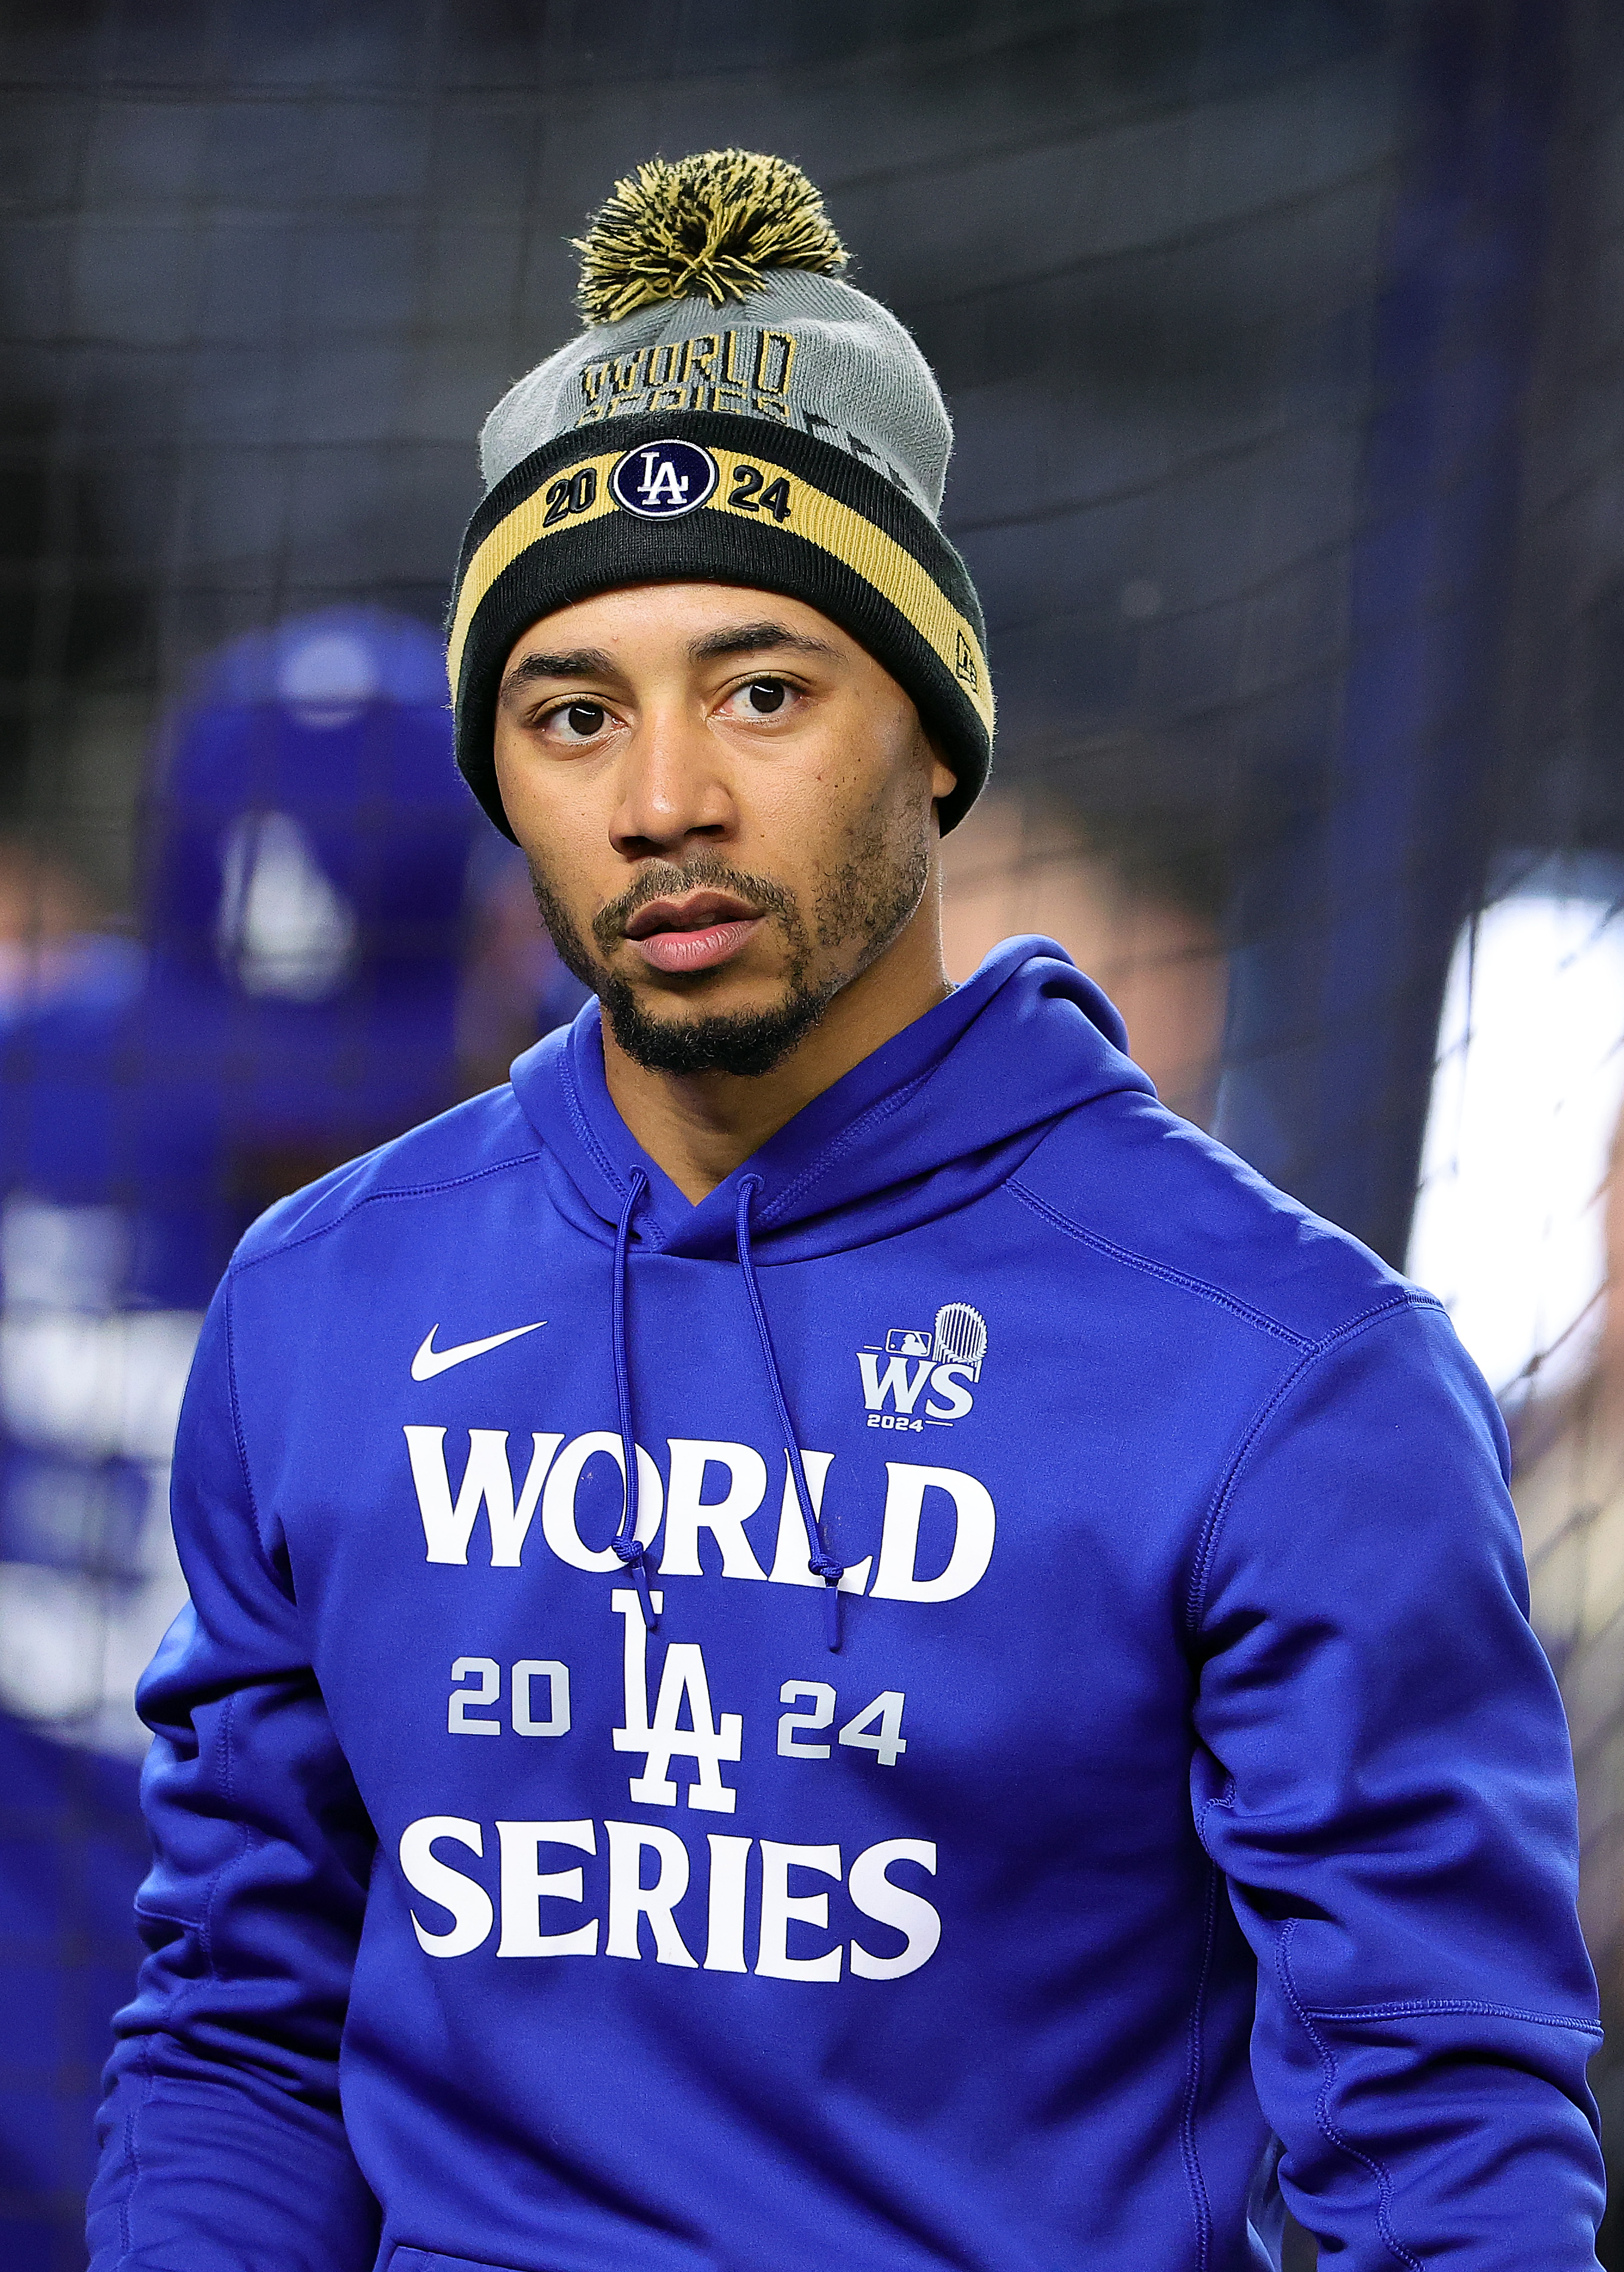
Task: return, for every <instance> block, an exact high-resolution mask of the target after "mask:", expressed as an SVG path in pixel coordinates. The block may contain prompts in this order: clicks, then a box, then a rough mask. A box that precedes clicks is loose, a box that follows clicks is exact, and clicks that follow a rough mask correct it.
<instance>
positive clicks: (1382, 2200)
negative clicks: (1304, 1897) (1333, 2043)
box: [1275, 1917, 1426, 2272]
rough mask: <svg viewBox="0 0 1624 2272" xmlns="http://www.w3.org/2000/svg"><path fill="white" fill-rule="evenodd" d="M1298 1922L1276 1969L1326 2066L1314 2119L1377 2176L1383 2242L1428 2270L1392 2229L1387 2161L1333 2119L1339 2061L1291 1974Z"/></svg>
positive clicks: (1280, 1947) (1287, 1928)
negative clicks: (1357, 2142)
mask: <svg viewBox="0 0 1624 2272" xmlns="http://www.w3.org/2000/svg"><path fill="white" fill-rule="evenodd" d="M1297 1925H1298V1920H1297V1919H1296V1918H1295V1917H1291V1918H1289V1919H1288V1920H1287V1922H1286V1924H1285V1925H1284V1926H1283V1928H1282V1931H1281V1933H1280V1938H1279V1939H1278V1940H1277V1941H1276V1944H1275V1970H1276V1974H1277V1976H1278V1977H1279V1981H1280V1985H1281V1987H1282V1988H1283V1991H1284V1992H1285V1997H1286V2000H1287V2002H1288V2003H1289V2004H1290V2005H1291V2009H1292V2010H1293V2012H1295V2013H1296V2014H1297V2017H1298V2021H1299V2022H1301V2024H1302V2026H1303V2028H1304V2029H1305V2031H1306V2035H1307V2037H1308V2040H1309V2042H1310V2043H1311V2044H1313V2047H1314V2049H1315V2051H1316V2052H1318V2053H1319V2054H1320V2059H1321V2063H1322V2065H1323V2066H1324V2068H1325V2081H1324V2082H1323V2084H1322V2085H1321V2090H1320V2095H1319V2096H1318V2098H1317V2099H1315V2101H1314V2119H1315V2120H1316V2121H1317V2122H1318V2123H1319V2126H1320V2128H1321V2133H1322V2134H1324V2136H1325V2137H1327V2138H1328V2140H1329V2141H1330V2142H1331V2144H1332V2145H1333V2146H1335V2147H1336V2148H1337V2149H1338V2150H1339V2151H1340V2152H1342V2153H1343V2154H1346V2155H1347V2156H1348V2157H1349V2159H1350V2160H1351V2161H1355V2162H1358V2164H1360V2166H1361V2167H1362V2168H1364V2169H1366V2170H1368V2171H1370V2174H1371V2175H1372V2177H1373V2178H1374V2179H1375V2181H1376V2191H1377V2200H1376V2230H1377V2231H1378V2232H1379V2233H1380V2234H1381V2240H1382V2245H1383V2246H1384V2247H1385V2248H1386V2249H1387V2251H1388V2254H1389V2255H1391V2256H1393V2257H1394V2258H1396V2261H1398V2262H1399V2263H1400V2264H1404V2265H1408V2266H1409V2268H1410V2272H1426V2268H1425V2266H1424V2265H1423V2264H1422V2262H1421V2260H1420V2258H1419V2257H1418V2256H1412V2255H1411V2253H1410V2251H1409V2250H1408V2249H1407V2248H1405V2247H1404V2246H1402V2244H1401V2243H1400V2241H1399V2239H1398V2238H1397V2236H1396V2234H1395V2232H1394V2231H1393V2225H1392V2220H1391V2218H1390V2217H1389V2216H1388V2208H1389V2206H1390V2204H1391V2201H1392V2198H1393V2180H1392V2179H1391V2178H1390V2177H1389V2176H1388V2171H1387V2165H1386V2164H1385V2163H1384V2162H1382V2161H1381V2159H1380V2158H1379V2157H1378V2156H1375V2155H1373V2154H1367V2153H1366V2152H1365V2151H1364V2149H1362V2148H1361V2147H1358V2146H1356V2145H1354V2143H1353V2142H1352V2141H1351V2139H1348V2138H1344V2137H1343V2134H1342V2133H1341V2131H1340V2130H1338V2128H1337V2127H1336V2124H1335V2122H1333V2121H1332V2119H1331V2116H1330V2096H1331V2089H1332V2086H1333V2085H1334V2084H1335V2082H1336V2059H1334V2058H1333V2057H1332V2055H1331V2050H1330V2046H1329V2044H1327V2042H1326V2040H1325V2038H1324V2037H1323V2036H1322V2035H1321V2033H1320V2031H1319V2029H1317V2028H1316V2027H1315V2026H1314V2024H1313V2017H1312V2015H1311V2014H1310V2013H1309V2011H1308V2008H1307V2007H1306V2005H1305V2004H1304V2002H1303V2000H1302V1999H1301V1997H1300V1996H1299V1995H1298V1992H1297V1983H1296V1981H1295V1980H1294V1979H1293V1978H1292V1977H1291V1954H1290V1944H1291V1936H1292V1934H1293V1933H1294V1932H1296V1930H1297Z"/></svg>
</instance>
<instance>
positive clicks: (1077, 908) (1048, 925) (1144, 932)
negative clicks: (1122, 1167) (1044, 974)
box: [942, 787, 1226, 1127]
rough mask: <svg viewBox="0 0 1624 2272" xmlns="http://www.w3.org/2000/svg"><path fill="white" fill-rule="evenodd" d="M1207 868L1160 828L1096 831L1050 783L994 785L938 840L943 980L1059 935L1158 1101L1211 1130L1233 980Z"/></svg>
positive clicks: (1215, 890)
mask: <svg viewBox="0 0 1624 2272" xmlns="http://www.w3.org/2000/svg"><path fill="white" fill-rule="evenodd" d="M1210 865H1211V863H1210V862H1208V863H1198V862H1195V861H1194V860H1185V861H1180V860H1179V858H1178V857H1177V856H1176V855H1175V854H1174V853H1172V852H1171V850H1170V849H1169V848H1168V844H1167V841H1166V840H1165V839H1164V838H1163V837H1162V836H1160V835H1159V834H1158V833H1157V832H1156V830H1154V829H1153V828H1152V827H1149V826H1143V827H1141V828H1140V829H1137V830H1135V831H1134V832H1133V833H1131V834H1130V833H1127V832H1125V831H1123V830H1121V829H1110V828H1106V827H1103V826H1100V825H1099V824H1098V823H1097V822H1096V823H1094V824H1092V825H1090V824H1089V821H1088V820H1087V819H1085V818H1082V817H1081V815H1080V814H1079V813H1078V811H1077V810H1076V808H1075V806H1074V803H1072V801H1071V800H1069V799H1064V798H1061V797H1059V796H1055V795H1054V794H1052V793H1051V792H1048V791H1045V790H1044V789H1043V788H1026V789H1024V790H1022V789H1016V788H1007V787H998V788H992V789H991V790H989V791H988V793H987V794H986V795H985V796H984V797H983V798H982V799H981V802H980V803H978V804H977V807H976V809H975V811H973V812H971V813H969V814H968V815H967V816H966V818H965V820H964V822H963V824H962V826H960V827H958V828H955V829H954V832H953V834H952V835H951V836H950V837H948V838H947V839H946V840H945V841H944V843H943V846H942V951H943V957H944V960H946V963H947V975H948V976H949V977H950V978H952V979H954V980H955V981H962V980H964V979H967V978H969V976H970V975H972V973H973V972H975V971H976V970H977V969H978V968H980V966H981V964H982V963H983V962H984V960H986V958H987V956H988V955H989V954H990V953H992V950H993V948H994V947H995V946H997V945H999V942H1000V941H1001V940H1003V939H1006V938H1012V937H1014V936H1016V935H1018V934H1020V933H1022V932H1031V931H1037V932H1039V933H1041V934H1042V935H1043V936H1044V937H1045V938H1052V939H1056V940H1058V941H1059V944H1060V945H1062V946H1063V947H1064V948H1065V949H1066V953H1068V954H1069V955H1070V956H1071V958H1072V960H1073V961H1074V963H1076V965H1077V967H1078V968H1079V969H1080V970H1086V971H1087V972H1088V973H1089V976H1090V977H1091V978H1092V979H1094V980H1095V981H1096V983H1097V984H1098V985H1100V986H1102V987H1103V988H1104V990H1105V992H1106V993H1107V994H1108V995H1109V996H1110V997H1111V1000H1112V1002H1114V1003H1115V1005H1116V1006H1117V1008H1118V1010H1119V1012H1120V1013H1121V1017H1122V1022H1123V1024H1124V1025H1125V1026H1126V1028H1127V1035H1128V1045H1129V1047H1130V1049H1131V1050H1132V1051H1133V1055H1134V1063H1135V1064H1136V1065H1140V1066H1141V1068H1142V1069H1143V1070H1144V1071H1145V1072H1148V1073H1149V1076H1150V1078H1151V1080H1153V1081H1154V1082H1155V1083H1156V1094H1157V1095H1158V1096H1159V1097H1160V1098H1161V1100H1162V1102H1163V1103H1164V1104H1165V1105H1166V1106H1167V1107H1168V1108H1169V1110H1171V1111H1173V1112H1179V1113H1182V1114H1183V1115H1184V1117H1186V1119H1189V1120H1194V1121H1195V1122H1196V1123H1197V1124H1198V1125H1200V1126H1202V1127H1206V1126H1207V1125H1209V1122H1210V1119H1211V1116H1212V1108H1213V1102H1214V1099H1215V1095H1216V1088H1217V1080H1218V1069H1219V1058H1220V1053H1221V1050H1222V1048H1223V1043H1224V1003H1225V983H1226V974H1225V968H1224V946H1223V941H1222V938H1221V936H1220V932H1219V927H1218V913H1219V906H1220V893H1219V890H1218V888H1217V883H1216V878H1215V877H1214V876H1213V875H1212V874H1211V873H1210V872H1209V870H1210Z"/></svg>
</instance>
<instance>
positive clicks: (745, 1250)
mask: <svg viewBox="0 0 1624 2272" xmlns="http://www.w3.org/2000/svg"><path fill="white" fill-rule="evenodd" d="M760 1188H761V1178H760V1176H746V1177H745V1178H744V1180H743V1181H742V1182H741V1183H740V1185H739V1187H738V1214H737V1219H736V1220H737V1231H738V1267H739V1268H740V1269H741V1270H742V1271H743V1272H744V1274H745V1291H746V1293H747V1294H748V1295H749V1297H750V1306H751V1308H752V1310H753V1311H754V1312H755V1319H756V1331H757V1332H758V1333H759V1334H760V1336H761V1355H762V1356H763V1357H764V1358H765V1359H766V1361H767V1380H768V1382H769V1384H770V1385H771V1387H772V1391H773V1402H774V1403H775V1405H776V1406H777V1408H778V1424H779V1426H780V1428H781V1429H782V1431H783V1439H784V1449H785V1451H786V1452H787V1453H788V1454H789V1455H790V1475H791V1476H792V1477H793V1478H794V1482H795V1496H796V1498H797V1502H798V1503H799V1506H800V1510H801V1521H802V1522H803V1523H804V1524H805V1529H806V1543H807V1545H808V1547H809V1548H810V1549H811V1551H810V1553H809V1554H808V1556H807V1567H808V1568H809V1569H810V1570H811V1571H812V1573H813V1574H814V1576H816V1577H819V1578H821V1579H822V1581H823V1586H824V1594H823V1598H824V1603H825V1606H826V1610H827V1625H826V1631H827V1634H828V1642H829V1647H830V1648H832V1649H837V1648H839V1647H840V1581H841V1580H842V1578H843V1577H844V1576H845V1574H846V1566H845V1564H844V1563H843V1562H841V1561H838V1560H837V1559H836V1558H835V1557H834V1555H833V1554H832V1553H831V1552H830V1551H829V1548H828V1543H827V1540H826V1539H825V1537H824V1535H823V1524H822V1521H821V1519H820V1518H819V1516H818V1515H815V1514H814V1513H812V1493H811V1492H810V1491H808V1490H807V1488H806V1473H805V1469H804V1468H803V1467H802V1465H801V1449H800V1446H799V1445H798V1444H797V1442H796V1440H795V1429H794V1427H793V1425H792V1424H791V1423H790V1407H789V1405H788V1404H787V1403H786V1401H784V1389H783V1381H782V1378H781V1377H780V1374H779V1371H778V1359H777V1357H776V1356H775V1354H774V1349H773V1336H772V1334H771V1332H770V1331H769V1330H768V1327H767V1309H766V1305H765V1304H764V1303H763V1302H762V1299H761V1289H760V1286H759V1285H758V1284H757V1283H756V1272H755V1264H754V1262H753V1260H752V1257H751V1252H750V1202H751V1200H752V1199H753V1198H754V1197H755V1194H756V1193H757V1192H759V1191H760Z"/></svg>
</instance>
